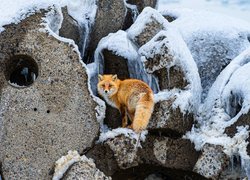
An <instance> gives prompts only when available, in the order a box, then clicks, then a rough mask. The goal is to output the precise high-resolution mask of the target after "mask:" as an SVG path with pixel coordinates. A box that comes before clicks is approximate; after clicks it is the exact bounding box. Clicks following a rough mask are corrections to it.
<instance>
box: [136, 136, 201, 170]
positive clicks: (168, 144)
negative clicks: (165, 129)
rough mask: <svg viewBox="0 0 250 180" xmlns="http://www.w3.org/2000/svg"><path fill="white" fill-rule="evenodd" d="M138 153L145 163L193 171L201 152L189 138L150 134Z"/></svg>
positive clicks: (141, 160)
mask: <svg viewBox="0 0 250 180" xmlns="http://www.w3.org/2000/svg"><path fill="white" fill-rule="evenodd" d="M137 155H138V156H139V157H140V162H143V163H145V164H157V165H160V166H163V167H167V168H173V169H181V170H187V171H192V169H193V167H194V165H195V163H196V162H197V159H198V156H199V152H197V151H196V150H195V149H194V144H193V143H191V142H190V141H189V140H187V139H181V138H178V139H172V138H169V137H164V136H162V137H160V136H153V135H151V136H149V135H148V136H147V139H146V141H145V142H143V143H142V148H139V150H138V154H137Z"/></svg>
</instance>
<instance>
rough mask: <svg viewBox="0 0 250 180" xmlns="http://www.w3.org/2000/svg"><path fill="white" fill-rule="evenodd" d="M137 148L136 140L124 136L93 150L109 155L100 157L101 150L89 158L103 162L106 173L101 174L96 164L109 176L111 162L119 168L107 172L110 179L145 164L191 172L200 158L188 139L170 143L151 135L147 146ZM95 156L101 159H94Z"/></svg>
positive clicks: (165, 138) (146, 142) (147, 140)
mask: <svg viewBox="0 0 250 180" xmlns="http://www.w3.org/2000/svg"><path fill="white" fill-rule="evenodd" d="M136 145H137V142H136V139H133V138H130V137H126V136H124V135H121V136H117V137H115V138H112V139H108V140H107V141H105V142H104V143H103V144H98V146H96V147H94V149H106V150H105V152H108V154H102V155H101V156H99V155H100V153H99V152H98V150H92V153H91V154H90V157H91V158H93V159H95V160H96V161H97V159H103V161H102V166H101V167H102V168H103V167H104V169H106V171H105V170H102V169H101V167H99V166H98V164H97V167H98V168H99V169H101V170H102V171H103V172H107V166H108V165H109V164H110V162H112V164H117V165H118V167H119V168H117V169H116V168H114V167H111V168H112V171H108V172H109V174H108V175H110V176H112V175H113V174H114V173H115V172H118V171H119V170H121V169H128V168H131V167H137V166H140V165H142V164H144V165H158V166H162V167H167V168H174V169H182V170H188V171H191V170H192V169H193V167H194V165H195V163H196V161H197V159H198V154H199V153H198V152H196V151H195V149H194V145H193V144H192V143H191V142H190V141H189V140H185V139H171V138H168V137H157V136H152V135H149V136H147V139H146V141H145V142H141V146H142V147H141V148H140V147H138V146H136ZM101 147H102V148H101ZM107 149H108V151H107ZM110 150H111V151H110ZM93 152H94V154H99V155H93ZM110 153H111V154H110ZM104 155H105V156H109V157H112V158H113V159H115V162H116V163H114V162H113V161H111V160H110V159H108V161H107V159H106V158H105V156H104ZM112 158H111V159H112ZM103 164H105V165H103Z"/></svg>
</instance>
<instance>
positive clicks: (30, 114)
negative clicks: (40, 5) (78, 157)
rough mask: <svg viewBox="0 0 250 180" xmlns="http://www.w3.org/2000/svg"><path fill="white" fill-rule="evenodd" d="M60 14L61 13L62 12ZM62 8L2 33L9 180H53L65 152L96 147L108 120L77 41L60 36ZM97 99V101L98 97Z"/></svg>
mask: <svg viewBox="0 0 250 180" xmlns="http://www.w3.org/2000/svg"><path fill="white" fill-rule="evenodd" d="M58 10H59V12H58ZM61 15H62V13H61V12H60V9H57V8H50V10H49V11H48V10H41V11H38V12H37V13H35V14H33V15H31V16H29V17H27V18H25V19H23V20H21V22H19V23H18V24H10V25H6V26H4V28H5V30H4V31H3V32H1V34H0V52H1V53H0V96H1V99H0V144H1V145H0V162H1V174H2V177H3V178H4V179H50V178H51V171H52V169H51V168H52V166H53V163H54V162H55V161H56V160H57V159H58V158H59V157H61V156H62V155H63V154H64V153H65V152H67V151H69V150H71V149H75V150H77V151H78V152H81V153H82V152H83V150H84V149H85V148H88V147H90V146H91V145H92V143H93V141H94V139H95V138H96V136H97V134H98V131H99V126H100V125H99V122H98V120H100V121H101V119H102V117H100V115H101V114H100V112H101V111H98V113H99V115H98V114H97V112H96V111H95V108H97V109H99V110H100V109H101V108H100V107H99V106H97V102H95V101H94V100H93V96H92V94H91V91H90V89H89V87H88V85H89V82H88V81H89V80H88V74H87V71H88V70H87V69H86V66H85V65H84V64H82V63H81V62H80V53H79V51H78V48H77V46H76V45H75V43H74V41H73V40H69V39H65V38H62V37H59V36H58V35H57V34H56V33H55V32H58V30H59V29H60V23H61V22H62V16H61ZM95 99H96V98H95Z"/></svg>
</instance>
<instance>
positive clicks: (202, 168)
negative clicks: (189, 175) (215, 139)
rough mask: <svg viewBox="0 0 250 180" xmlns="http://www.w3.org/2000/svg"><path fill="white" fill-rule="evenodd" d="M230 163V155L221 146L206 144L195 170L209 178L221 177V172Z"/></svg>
mask: <svg viewBox="0 0 250 180" xmlns="http://www.w3.org/2000/svg"><path fill="white" fill-rule="evenodd" d="M228 165H229V157H228V156H227V155H226V154H225V153H224V152H223V148H222V147H221V146H216V145H211V144H206V145H205V146H204V148H203V152H202V154H201V156H200V157H199V159H198V161H197V163H196V164H195V167H194V172H197V173H198V174H200V175H202V176H204V177H206V178H209V179H219V177H220V174H221V173H222V172H223V171H224V170H225V169H226V168H227V166H228Z"/></svg>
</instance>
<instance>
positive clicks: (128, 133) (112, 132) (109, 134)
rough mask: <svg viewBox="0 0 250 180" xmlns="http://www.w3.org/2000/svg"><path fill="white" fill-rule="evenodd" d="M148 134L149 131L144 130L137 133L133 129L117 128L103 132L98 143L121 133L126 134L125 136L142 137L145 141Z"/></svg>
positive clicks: (136, 138)
mask: <svg viewBox="0 0 250 180" xmlns="http://www.w3.org/2000/svg"><path fill="white" fill-rule="evenodd" d="M147 134H148V131H142V132H141V133H139V134H137V133H135V132H134V131H133V130H132V129H127V128H116V129H113V130H108V131H105V132H102V133H101V134H100V137H99V140H98V143H102V142H104V141H106V140H108V139H113V138H115V137H117V136H119V135H124V136H125V137H128V138H131V139H135V140H138V139H139V138H140V140H141V141H145V139H146V135H147Z"/></svg>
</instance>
